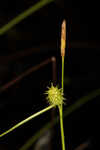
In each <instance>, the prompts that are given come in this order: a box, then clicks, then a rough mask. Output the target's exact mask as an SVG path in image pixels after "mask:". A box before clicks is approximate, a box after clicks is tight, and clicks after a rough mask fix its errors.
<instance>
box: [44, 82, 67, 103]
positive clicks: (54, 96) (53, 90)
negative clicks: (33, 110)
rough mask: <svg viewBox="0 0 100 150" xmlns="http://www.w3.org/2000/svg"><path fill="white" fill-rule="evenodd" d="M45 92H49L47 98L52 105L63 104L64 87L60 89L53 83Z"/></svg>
mask: <svg viewBox="0 0 100 150" xmlns="http://www.w3.org/2000/svg"><path fill="white" fill-rule="evenodd" d="M45 94H47V95H48V96H47V98H46V99H47V100H48V102H49V104H50V105H55V106H56V105H58V106H59V105H62V104H63V103H64V102H63V101H64V99H65V98H64V97H63V93H62V89H58V87H57V86H53V84H51V87H48V90H47V91H46V92H45Z"/></svg>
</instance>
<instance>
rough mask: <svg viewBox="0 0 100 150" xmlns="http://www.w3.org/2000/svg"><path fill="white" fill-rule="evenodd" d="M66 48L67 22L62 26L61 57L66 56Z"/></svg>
mask: <svg viewBox="0 0 100 150" xmlns="http://www.w3.org/2000/svg"><path fill="white" fill-rule="evenodd" d="M65 47H66V20H64V21H63V22H62V26H61V56H65Z"/></svg>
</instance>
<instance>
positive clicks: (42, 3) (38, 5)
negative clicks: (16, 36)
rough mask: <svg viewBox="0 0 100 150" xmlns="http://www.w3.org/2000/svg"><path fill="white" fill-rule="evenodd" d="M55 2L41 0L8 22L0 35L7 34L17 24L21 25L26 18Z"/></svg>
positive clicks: (0, 30)
mask: <svg viewBox="0 0 100 150" xmlns="http://www.w3.org/2000/svg"><path fill="white" fill-rule="evenodd" d="M53 1H54V0H41V1H39V2H38V3H36V4H35V5H33V6H32V7H31V8H29V9H27V10H25V11H24V12H22V13H21V14H20V15H18V16H17V17H15V18H14V19H12V20H11V21H10V22H8V23H7V24H6V25H4V26H3V27H1V28H0V35H3V34H4V33H5V32H7V31H8V30H10V29H11V28H12V27H14V26H15V25H16V24H18V23H20V22H21V21H22V20H24V19H25V18H26V17H28V16H30V15H31V14H32V13H34V12H36V11H37V10H39V9H40V8H42V7H43V6H45V5H47V4H49V3H51V2H53Z"/></svg>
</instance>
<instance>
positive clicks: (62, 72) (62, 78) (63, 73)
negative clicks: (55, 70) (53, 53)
mask: <svg viewBox="0 0 100 150" xmlns="http://www.w3.org/2000/svg"><path fill="white" fill-rule="evenodd" d="M61 86H62V92H64V56H62V85H61Z"/></svg>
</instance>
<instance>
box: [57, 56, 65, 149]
mask: <svg viewBox="0 0 100 150" xmlns="http://www.w3.org/2000/svg"><path fill="white" fill-rule="evenodd" d="M62 92H64V56H62ZM58 108H59V115H60V130H61V141H62V150H65V139H64V127H63V105H60V106H59V107H58Z"/></svg>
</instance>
